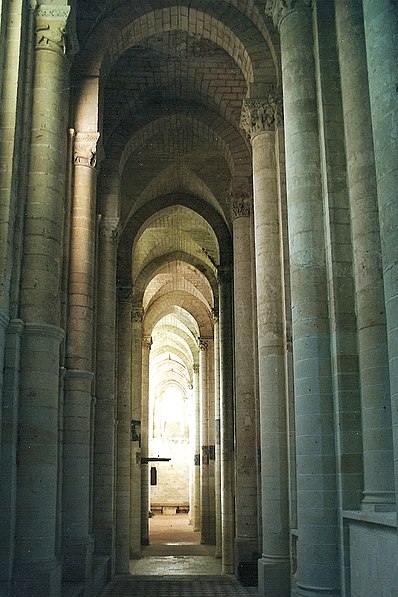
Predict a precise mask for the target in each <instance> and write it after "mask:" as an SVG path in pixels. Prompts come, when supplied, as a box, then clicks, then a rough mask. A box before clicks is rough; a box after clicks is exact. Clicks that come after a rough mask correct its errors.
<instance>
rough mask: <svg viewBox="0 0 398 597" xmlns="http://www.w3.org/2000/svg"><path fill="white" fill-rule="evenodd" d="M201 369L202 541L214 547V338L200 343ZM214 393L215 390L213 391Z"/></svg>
mask: <svg viewBox="0 0 398 597" xmlns="http://www.w3.org/2000/svg"><path fill="white" fill-rule="evenodd" d="M199 348H200V351H199V368H200V447H201V456H200V517H201V522H200V530H201V542H202V543H204V544H210V545H211V544H213V543H214V541H215V512H214V506H215V503H214V455H215V454H214V444H211V441H210V438H211V437H214V433H213V434H211V431H210V428H211V427H212V428H213V430H214V408H212V403H213V405H214V401H213V394H214V390H213V388H214V384H213V379H214V371H213V367H212V361H213V358H214V352H213V341H212V340H210V339H206V340H202V339H200V341H199ZM212 390H213V391H212Z"/></svg>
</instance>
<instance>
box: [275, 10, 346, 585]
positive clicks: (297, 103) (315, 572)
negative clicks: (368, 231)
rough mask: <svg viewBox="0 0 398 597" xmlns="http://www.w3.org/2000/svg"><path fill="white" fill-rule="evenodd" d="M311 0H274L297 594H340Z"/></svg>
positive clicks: (328, 336)
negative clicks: (283, 158) (278, 44)
mask: <svg viewBox="0 0 398 597" xmlns="http://www.w3.org/2000/svg"><path fill="white" fill-rule="evenodd" d="M311 4H312V2H310V1H309V0H296V1H292V0H289V1H288V2H286V1H284V0H283V1H282V0H276V1H275V0H273V1H268V2H267V4H266V12H267V13H268V14H269V15H271V16H273V18H274V21H275V23H276V24H277V26H278V27H279V31H280V41H281V54H282V82H283V97H284V114H285V138H286V177H287V205H288V220H289V247H290V264H291V289H292V292H291V294H292V332H293V363H294V386H295V410H296V447H297V520H298V543H297V589H296V595H297V596H303V597H304V596H305V597H309V596H311V597H315V596H316V595H328V597H332V596H337V595H340V572H339V558H338V528H337V523H338V521H337V495H336V462H335V445H334V419H333V395H332V385H331V363H330V330H329V319H328V295H327V276H326V261H325V240H324V233H323V202H322V186H321V167H320V149H319V130H318V111H317V90H316V82H315V62H314V52H313V44H314V39H313V30H312V12H311Z"/></svg>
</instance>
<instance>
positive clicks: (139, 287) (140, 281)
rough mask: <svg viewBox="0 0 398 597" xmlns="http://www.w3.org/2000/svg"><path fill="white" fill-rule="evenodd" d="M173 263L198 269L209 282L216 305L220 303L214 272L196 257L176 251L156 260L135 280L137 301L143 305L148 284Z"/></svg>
mask: <svg viewBox="0 0 398 597" xmlns="http://www.w3.org/2000/svg"><path fill="white" fill-rule="evenodd" d="M171 261H181V262H184V263H188V264H190V265H192V266H193V267H194V268H195V269H197V270H198V272H200V273H201V274H203V276H204V277H205V278H206V279H207V281H208V282H209V285H210V288H211V290H212V293H213V297H214V303H215V304H217V303H218V284H217V279H216V276H215V274H214V272H213V271H212V270H211V269H210V268H209V267H208V266H207V265H206V264H205V263H203V261H201V260H200V259H199V258H197V257H195V256H194V255H190V254H188V253H183V252H181V251H175V252H174V253H172V254H169V255H165V256H162V257H159V258H158V259H155V260H154V261H152V262H151V263H149V264H148V265H147V266H146V267H145V268H144V269H143V270H142V271H141V272H140V274H139V275H138V277H137V278H136V279H135V280H134V296H135V300H136V301H137V302H138V303H139V304H141V303H142V299H143V296H144V292H145V288H146V286H147V285H148V283H149V282H150V281H151V280H152V279H153V278H154V277H155V276H156V275H157V274H158V273H159V270H161V269H162V268H163V267H164V266H165V264H167V263H170V262H171Z"/></svg>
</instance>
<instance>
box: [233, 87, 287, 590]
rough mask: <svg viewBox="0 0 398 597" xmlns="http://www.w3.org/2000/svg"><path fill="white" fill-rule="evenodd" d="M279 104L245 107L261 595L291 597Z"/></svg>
mask: <svg viewBox="0 0 398 597" xmlns="http://www.w3.org/2000/svg"><path fill="white" fill-rule="evenodd" d="M276 110H277V99H276V98H273V97H272V96H270V97H269V98H268V100H267V102H256V101H255V100H254V101H252V102H251V103H249V102H246V104H245V105H244V110H243V113H242V119H243V124H244V118H245V116H246V127H245V128H246V129H247V130H248V132H249V134H250V136H251V143H252V149H253V187H254V241H255V259H256V289H257V297H256V298H257V322H258V323H257V328H258V339H257V342H258V373H259V392H260V441H261V480H262V485H261V488H262V527H263V528H262V530H263V534H262V541H263V546H262V557H261V560H260V561H259V591H260V593H261V594H264V595H267V594H268V593H270V594H272V595H275V596H276V595H278V596H279V595H280V596H281V597H282V596H287V595H288V594H289V593H290V578H289V577H290V566H289V505H288V466H287V420H286V384H285V355H284V328H283V295H282V263H281V261H282V254H281V245H282V243H281V234H280V227H279V196H278V187H277V168H276V139H275V130H272V129H275V120H276V116H277V114H276Z"/></svg>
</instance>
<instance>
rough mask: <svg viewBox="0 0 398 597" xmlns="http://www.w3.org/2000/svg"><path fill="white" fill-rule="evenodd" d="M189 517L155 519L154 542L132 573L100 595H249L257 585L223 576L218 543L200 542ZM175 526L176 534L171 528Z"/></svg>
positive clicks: (225, 596) (120, 577)
mask: <svg viewBox="0 0 398 597" xmlns="http://www.w3.org/2000/svg"><path fill="white" fill-rule="evenodd" d="M187 525H188V522H187V518H186V517H185V518H184V517H172V518H168V517H159V518H158V520H156V523H155V519H153V520H151V527H152V532H153V534H152V538H151V545H149V546H148V547H145V548H144V549H143V552H142V557H141V558H140V559H139V560H131V561H130V568H129V569H130V576H127V575H126V576H118V577H115V578H114V579H113V581H112V582H111V583H110V584H109V585H108V586H107V587H106V589H105V590H104V591H103V592H102V593H101V596H100V597H247V596H250V595H257V588H251V587H250V588H247V587H242V585H240V584H239V583H238V582H237V581H236V579H235V578H234V577H231V576H222V575H221V560H220V559H217V558H215V557H214V555H213V554H214V546H210V545H200V543H199V540H198V538H197V537H194V533H193V531H192V530H191V528H190V529H188V526H187ZM171 527H173V534H172V535H170V534H169V531H168V529H170V528H171Z"/></svg>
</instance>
